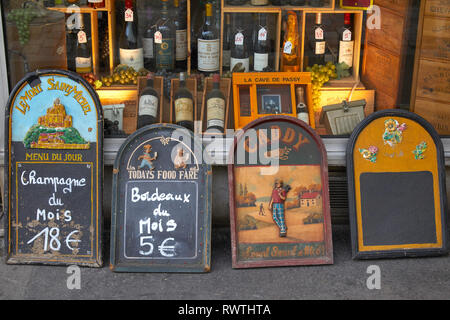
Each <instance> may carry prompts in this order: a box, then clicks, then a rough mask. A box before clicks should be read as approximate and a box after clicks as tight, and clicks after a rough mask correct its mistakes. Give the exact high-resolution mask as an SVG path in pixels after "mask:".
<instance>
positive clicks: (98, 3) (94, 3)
mask: <svg viewBox="0 0 450 320" xmlns="http://www.w3.org/2000/svg"><path fill="white" fill-rule="evenodd" d="M88 6H89V7H91V8H94V9H97V8H104V7H105V0H88Z"/></svg>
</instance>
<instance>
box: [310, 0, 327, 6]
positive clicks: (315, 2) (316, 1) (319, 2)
mask: <svg viewBox="0 0 450 320" xmlns="http://www.w3.org/2000/svg"><path fill="white" fill-rule="evenodd" d="M308 3H309V5H310V6H311V7H323V5H324V1H323V0H308Z"/></svg>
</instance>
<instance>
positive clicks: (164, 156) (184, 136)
mask: <svg viewBox="0 0 450 320" xmlns="http://www.w3.org/2000/svg"><path fill="white" fill-rule="evenodd" d="M202 148H203V147H202V145H201V143H199V142H197V141H196V140H195V139H194V136H193V134H192V132H190V131H188V130H186V129H183V128H182V127H179V126H175V125H153V126H147V127H145V128H142V129H141V130H139V131H137V132H136V133H135V134H133V135H132V136H130V137H129V138H128V139H127V141H126V142H125V143H124V144H123V146H122V147H121V149H120V151H119V153H118V156H117V158H116V162H115V166H114V177H113V203H112V208H113V210H112V226H111V269H112V270H113V271H119V272H120V271H124V272H204V271H208V270H209V266H210V250H211V249H210V229H211V203H210V201H211V200H210V199H211V168H210V166H209V165H205V164H202V160H201V155H202V154H203V151H202V150H203V149H202Z"/></svg>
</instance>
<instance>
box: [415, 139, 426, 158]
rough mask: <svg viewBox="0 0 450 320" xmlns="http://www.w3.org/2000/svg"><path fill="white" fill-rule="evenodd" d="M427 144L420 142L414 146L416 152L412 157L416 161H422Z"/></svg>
mask: <svg viewBox="0 0 450 320" xmlns="http://www.w3.org/2000/svg"><path fill="white" fill-rule="evenodd" d="M427 148H428V144H427V143H426V142H424V141H423V142H422V143H420V144H419V145H417V146H416V150H414V151H413V153H414V157H415V159H416V160H422V159H424V158H425V155H424V153H425V151H427Z"/></svg>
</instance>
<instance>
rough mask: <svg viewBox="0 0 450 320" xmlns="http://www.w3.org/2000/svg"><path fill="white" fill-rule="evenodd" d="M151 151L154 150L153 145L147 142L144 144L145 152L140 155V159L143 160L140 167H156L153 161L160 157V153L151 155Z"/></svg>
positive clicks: (150, 168) (151, 168)
mask: <svg viewBox="0 0 450 320" xmlns="http://www.w3.org/2000/svg"><path fill="white" fill-rule="evenodd" d="M151 151H152V145H151V144H146V145H145V146H144V154H143V155H141V156H139V158H138V160H141V159H142V161H141V164H140V165H139V169H142V168H144V167H148V169H149V170H153V169H155V166H154V165H153V161H155V160H156V158H157V157H158V153H157V152H155V153H154V156H153V157H152V156H151Z"/></svg>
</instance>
